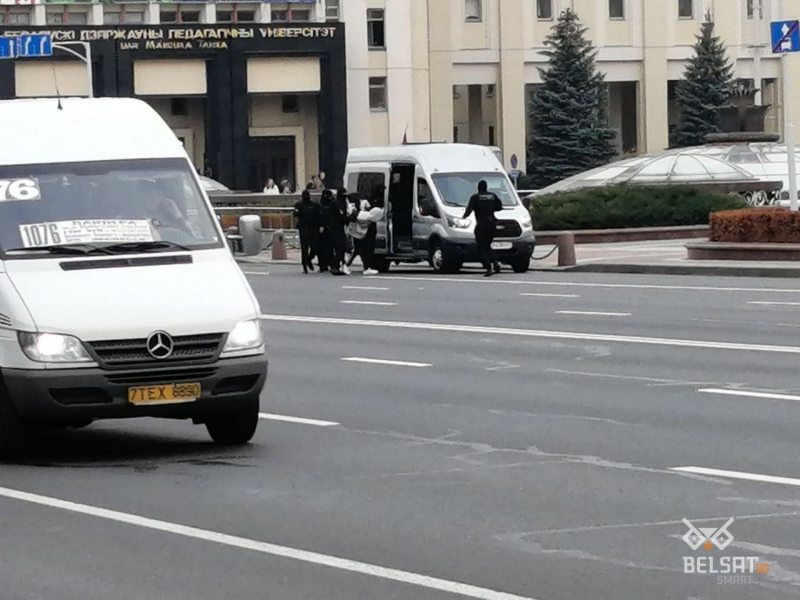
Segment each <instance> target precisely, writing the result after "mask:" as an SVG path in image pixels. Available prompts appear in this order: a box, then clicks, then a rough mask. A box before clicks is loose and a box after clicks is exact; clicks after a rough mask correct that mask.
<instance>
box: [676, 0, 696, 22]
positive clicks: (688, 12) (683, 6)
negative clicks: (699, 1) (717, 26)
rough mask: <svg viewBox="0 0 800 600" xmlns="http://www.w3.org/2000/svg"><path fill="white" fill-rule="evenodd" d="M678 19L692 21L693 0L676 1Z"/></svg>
mask: <svg viewBox="0 0 800 600" xmlns="http://www.w3.org/2000/svg"><path fill="white" fill-rule="evenodd" d="M678 18H679V19H694V0H678Z"/></svg>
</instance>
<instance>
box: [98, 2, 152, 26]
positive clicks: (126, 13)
mask: <svg viewBox="0 0 800 600" xmlns="http://www.w3.org/2000/svg"><path fill="white" fill-rule="evenodd" d="M103 23H104V24H105V25H125V24H127V25H140V24H142V23H144V6H142V5H136V4H132V5H128V4H124V3H120V4H117V5H110V4H109V5H106V6H104V7H103Z"/></svg>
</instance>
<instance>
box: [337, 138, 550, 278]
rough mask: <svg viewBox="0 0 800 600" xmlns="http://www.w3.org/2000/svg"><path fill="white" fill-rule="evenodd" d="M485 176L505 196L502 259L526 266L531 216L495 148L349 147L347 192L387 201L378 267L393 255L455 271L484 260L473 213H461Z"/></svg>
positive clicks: (497, 246) (498, 244) (498, 245)
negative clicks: (479, 254) (476, 233)
mask: <svg viewBox="0 0 800 600" xmlns="http://www.w3.org/2000/svg"><path fill="white" fill-rule="evenodd" d="M481 180H485V181H486V182H487V184H488V185H489V191H491V192H494V193H495V194H497V196H499V197H500V199H501V200H502V202H503V212H502V213H501V214H498V215H497V217H498V225H497V229H498V230H497V237H496V238H495V241H494V243H493V244H492V246H493V248H494V250H495V254H496V256H497V259H498V260H499V261H500V262H501V263H505V264H507V265H510V266H511V267H512V268H513V269H514V271H515V272H518V273H524V272H526V271H527V270H528V268H529V267H530V260H531V255H532V254H533V248H534V244H535V243H536V239H535V237H534V234H533V224H532V223H531V216H530V214H529V213H528V211H527V210H526V209H525V207H524V206H523V205H522V203H521V202H520V200H519V198H518V197H517V193H516V190H515V189H514V186H513V185H512V184H511V181H510V180H509V178H508V175H507V174H506V173H505V171H504V170H503V165H501V164H500V162H499V161H498V160H497V156H496V154H495V152H494V151H493V150H492V148H488V147H485V146H473V145H469V144H408V145H403V146H392V147H385V148H355V149H352V150H350V152H349V153H348V156H347V168H346V171H345V185H346V186H347V190H348V192H350V193H355V194H357V195H358V196H362V197H365V198H367V199H369V200H370V201H371V202H373V203H375V202H378V203H383V204H384V205H385V207H386V211H385V219H384V221H383V222H381V223H378V227H377V230H378V232H377V239H376V248H375V253H376V261H375V263H376V267H379V270H381V271H387V270H388V269H389V265H390V263H391V262H411V263H416V262H422V261H428V262H429V263H430V264H431V266H432V267H433V269H434V270H435V271H436V272H455V271H458V270H459V269H460V268H461V266H462V265H463V264H464V263H465V262H478V261H479V256H478V245H477V243H476V241H475V233H474V231H475V220H474V216H473V217H470V218H469V219H464V218H463V216H464V210H465V208H466V206H467V203H468V202H469V199H470V197H471V196H472V195H473V194H475V193H477V191H478V182H479V181H481Z"/></svg>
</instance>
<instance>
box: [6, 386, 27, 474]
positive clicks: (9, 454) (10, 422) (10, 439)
mask: <svg viewBox="0 0 800 600" xmlns="http://www.w3.org/2000/svg"><path fill="white" fill-rule="evenodd" d="M30 434H31V431H30V429H29V428H28V427H27V426H26V425H25V423H24V422H23V421H22V420H21V419H20V418H19V416H18V415H17V411H16V410H14V407H13V406H12V405H11V400H10V399H9V398H8V393H7V392H6V389H5V386H3V382H2V380H0V459H4V458H14V457H16V456H18V455H19V454H20V453H21V452H22V450H23V449H24V448H25V445H26V443H27V442H30Z"/></svg>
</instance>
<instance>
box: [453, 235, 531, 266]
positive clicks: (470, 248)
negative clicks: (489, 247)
mask: <svg viewBox="0 0 800 600" xmlns="http://www.w3.org/2000/svg"><path fill="white" fill-rule="evenodd" d="M495 242H496V243H501V244H505V245H508V246H509V247H506V248H500V249H496V250H494V255H495V257H496V258H497V260H498V261H499V262H501V263H512V262H515V261H518V260H523V259H525V258H527V259H528V260H530V258H531V256H533V249H534V247H535V246H536V238H535V237H534V235H533V233H530V234H528V235H523V236H522V237H519V238H516V239H504V238H496V239H495ZM442 249H443V250H444V252H445V254H446V255H447V256H448V257H450V258H452V260H457V261H458V262H462V263H465V262H480V252H479V251H478V243H477V242H476V241H475V238H463V239H458V238H451V239H450V240H445V241H443V242H442Z"/></svg>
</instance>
